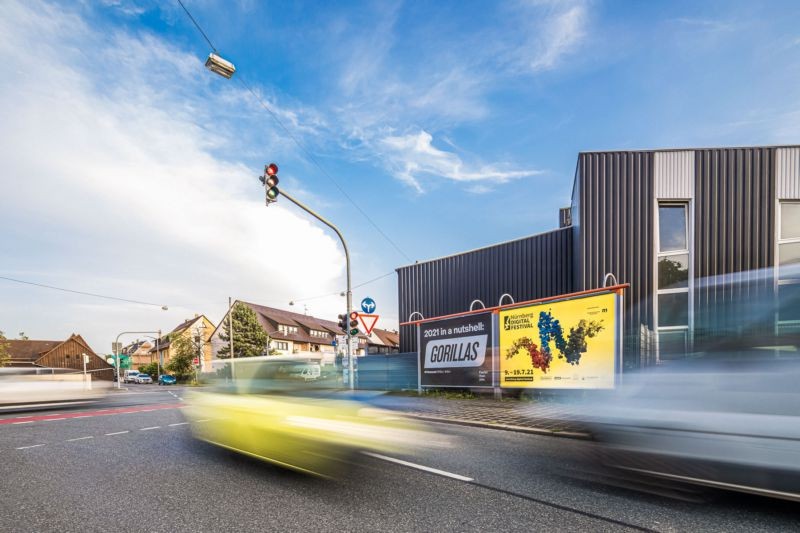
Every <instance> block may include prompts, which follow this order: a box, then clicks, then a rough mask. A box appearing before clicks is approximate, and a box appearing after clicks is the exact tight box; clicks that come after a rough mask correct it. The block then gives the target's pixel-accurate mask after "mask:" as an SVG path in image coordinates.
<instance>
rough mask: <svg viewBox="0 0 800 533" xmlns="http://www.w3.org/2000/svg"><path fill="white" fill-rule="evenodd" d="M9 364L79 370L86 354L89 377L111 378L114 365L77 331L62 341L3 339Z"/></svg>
mask: <svg viewBox="0 0 800 533" xmlns="http://www.w3.org/2000/svg"><path fill="white" fill-rule="evenodd" d="M3 342H4V343H5V344H6V346H7V347H8V355H9V357H10V361H9V365H8V366H10V367H15V368H59V369H70V370H75V371H81V372H82V371H83V355H84V354H85V355H88V356H89V362H88V363H87V364H86V370H87V371H90V372H91V373H92V379H104V380H109V381H111V380H113V379H114V368H113V367H112V366H111V365H110V364H108V362H106V361H105V360H104V359H103V358H102V357H100V356H99V355H97V354H96V353H95V351H94V350H92V349H91V348H90V347H89V345H88V344H87V343H86V341H85V340H84V339H83V337H81V336H80V335H77V334H75V333H73V334H72V335H70V336H69V338H68V339H67V340H63V341H41V340H7V341H3Z"/></svg>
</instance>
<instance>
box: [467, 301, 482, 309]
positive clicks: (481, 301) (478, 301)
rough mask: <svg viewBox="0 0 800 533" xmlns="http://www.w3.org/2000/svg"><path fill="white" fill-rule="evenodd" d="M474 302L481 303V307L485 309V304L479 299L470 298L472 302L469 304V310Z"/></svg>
mask: <svg viewBox="0 0 800 533" xmlns="http://www.w3.org/2000/svg"><path fill="white" fill-rule="evenodd" d="M475 302H478V303H479V304H481V309H486V304H485V303H483V302H482V301H480V300H472V303H471V304H469V310H470V311H472V306H473V305H475Z"/></svg>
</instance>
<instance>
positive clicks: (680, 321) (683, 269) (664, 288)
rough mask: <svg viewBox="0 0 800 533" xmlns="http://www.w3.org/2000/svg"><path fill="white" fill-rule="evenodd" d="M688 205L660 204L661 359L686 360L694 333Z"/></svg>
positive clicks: (658, 320) (658, 289) (658, 297)
mask: <svg viewBox="0 0 800 533" xmlns="http://www.w3.org/2000/svg"><path fill="white" fill-rule="evenodd" d="M690 240H691V239H690V224H689V204H688V203H686V202H664V203H659V204H658V239H657V248H656V249H657V258H656V262H657V263H656V309H655V310H656V329H657V331H658V339H659V358H660V359H670V358H674V357H683V356H684V355H685V354H686V352H687V351H688V348H689V340H690V330H691V284H692V280H691V264H692V253H691V250H690Z"/></svg>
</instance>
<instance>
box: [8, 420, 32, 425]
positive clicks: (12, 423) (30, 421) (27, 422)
mask: <svg viewBox="0 0 800 533" xmlns="http://www.w3.org/2000/svg"><path fill="white" fill-rule="evenodd" d="M17 424H33V420H26V421H25V422H11V425H12V426H16V425H17Z"/></svg>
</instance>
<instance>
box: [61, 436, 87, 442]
mask: <svg viewBox="0 0 800 533" xmlns="http://www.w3.org/2000/svg"><path fill="white" fill-rule="evenodd" d="M93 438H94V437H78V438H77V439H67V442H75V441H76V440H86V439H93Z"/></svg>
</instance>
